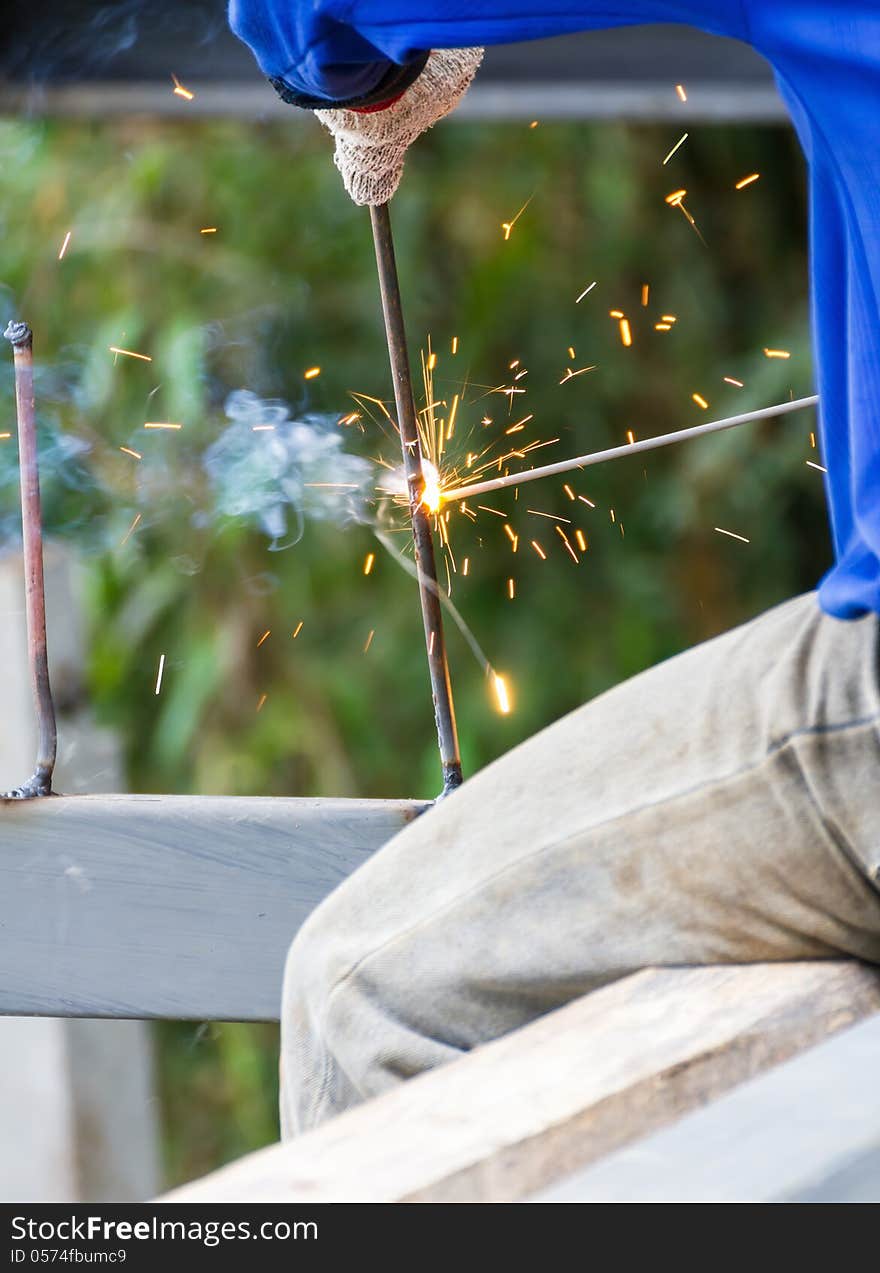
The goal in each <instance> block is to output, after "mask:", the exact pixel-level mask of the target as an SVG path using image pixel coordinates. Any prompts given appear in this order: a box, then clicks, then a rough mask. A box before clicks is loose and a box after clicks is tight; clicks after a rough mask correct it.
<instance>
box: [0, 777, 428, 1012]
mask: <svg viewBox="0 0 880 1273" xmlns="http://www.w3.org/2000/svg"><path fill="white" fill-rule="evenodd" d="M423 807H424V806H423V805H419V804H417V803H416V802H414V801H404V800H304V799H292V798H291V799H287V798H274V799H269V798H262V799H261V798H239V797H194V796H158V795H157V796H127V795H119V796H64V797H59V798H57V799H51V798H49V799H44V800H34V801H27V802H16V801H2V802H0V963H2V968H3V976H2V978H0V1014H7V1015H8V1014H21V1015H30V1014H34V1015H41V1016H88V1017H172V1018H189V1019H195V1020H235V1021H251V1020H277V1018H278V1011H279V996H280V993H281V974H282V969H283V965H284V956H285V953H286V951H287V947H288V946H289V944H290V942H291V939H292V938H293V936H294V934H295V932H296V930H297V929H298V928H299V926H300V924H302V922H303V920H304V919H305V918H306V916H307V915H308V914H309V912H310V911H311V910H312V909H313V908H314V907H315V906H316V905H317V903H318V902H319V901H320V900H321V898H323V897H324V896H325V895H326V894H327V893H329V892H330V890H331V889H332V888H334V887H335V885H337V884H338V883H339V882H340V881H341V880H343V879H344V878H345V877H346V876H347V875H349V874H350V873H351V872H352V871H353V870H354V869H355V868H356V867H357V866H359V865H360V863H361V862H363V861H364V860H365V859H366V858H367V857H368V856H369V855H370V854H371V853H372V852H374V851H375V850H376V849H377V848H378V847H379V846H380V845H381V844H383V843H384V842H385V841H386V840H388V839H390V838H391V836H392V835H394V834H395V833H396V832H397V831H399V830H401V828H402V827H403V826H405V825H406V823H407V822H409V821H410V820H411V819H412V818H413V817H415V816H416V814H417V813H418V812H419V810H420V809H421V808H423Z"/></svg>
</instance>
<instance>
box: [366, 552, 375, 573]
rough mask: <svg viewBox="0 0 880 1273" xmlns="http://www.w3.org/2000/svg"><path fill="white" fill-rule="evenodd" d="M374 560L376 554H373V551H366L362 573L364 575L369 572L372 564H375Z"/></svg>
mask: <svg viewBox="0 0 880 1273" xmlns="http://www.w3.org/2000/svg"><path fill="white" fill-rule="evenodd" d="M375 562H376V554H375V553H367V557H366V560H365V562H364V574H365V575H368V574H369V573H370V571H371V570H372V569H373V566H374V565H375Z"/></svg>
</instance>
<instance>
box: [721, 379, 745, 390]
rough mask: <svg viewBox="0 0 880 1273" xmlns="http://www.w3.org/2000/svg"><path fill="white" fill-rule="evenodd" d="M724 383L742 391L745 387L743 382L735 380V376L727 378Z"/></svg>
mask: <svg viewBox="0 0 880 1273" xmlns="http://www.w3.org/2000/svg"><path fill="white" fill-rule="evenodd" d="M724 383H725V384H726V385H734V386H735V387H736V388H737V389H742V388H743V387H744V386H743V382H742V381H741V380H734V378H733V376H725V377H724Z"/></svg>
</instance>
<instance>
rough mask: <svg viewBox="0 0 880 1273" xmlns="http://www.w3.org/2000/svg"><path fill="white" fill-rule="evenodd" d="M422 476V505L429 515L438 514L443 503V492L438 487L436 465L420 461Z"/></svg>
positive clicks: (438, 479)
mask: <svg viewBox="0 0 880 1273" xmlns="http://www.w3.org/2000/svg"><path fill="white" fill-rule="evenodd" d="M422 476H423V477H424V479H425V488H424V490H423V491H422V503H423V504H424V506H425V508H426V509H427V510H428V512H429V513H438V512H439V511H440V505H441V504H442V502H443V491H442V489H441V485H440V474H439V472H438V471H437V467H436V465H434V464H432V463H431V461H430V460H427V459H423V460H422Z"/></svg>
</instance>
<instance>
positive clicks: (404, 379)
mask: <svg viewBox="0 0 880 1273" xmlns="http://www.w3.org/2000/svg"><path fill="white" fill-rule="evenodd" d="M370 219H371V221H372V226H373V245H374V247H375V249H376V266H377V268H378V271H379V288H380V290H381V293H382V312H383V315H384V318H385V336H386V339H387V342H388V357H389V359H390V362H391V376H392V379H393V381H394V400H395V402H396V403H397V426H398V429H399V431H400V443H401V446H402V448H403V468H404V473H405V475H406V485H407V494H408V498H409V511H410V517H411V519H412V530H413V544H414V545H415V560H416V569H417V570H418V580H419V597H420V600H421V603H422V622H423V624H424V628H425V642H426V644H427V649H428V667H429V670H430V673H431V693H432V696H433V699H434V717H435V720H436V724H437V741H438V743H439V746H440V760H441V763H442V765H443V790H442V792H441V796H445V795H447V794H448V793H449V792H450V791H453V790H454V789H455V788H456V787H459V786H461V780H462V778H461V759H460V757H459V754H458V734H457V731H456V727H455V709H454V707H453V704H452V685H451V683H450V679H449V664H448V662H447V658H446V642H445V640H444V637H443V619H442V614H441V609H440V592H439V589H438V587H437V566H436V563H435V560H434V541H433V538H432V535H431V520H430V515H429V512H428V510H427V509H426V508H425V506H424V504H423V503H422V496H423V494H424V490H425V478H424V475H423V473H422V452H421V447H420V445H419V431H418V426H417V423H416V407H415V400H414V398H413V390H412V381H411V379H410V369H409V354H408V352H407V346H406V329H405V327H404V322H403V308H402V306H401V301H400V283H399V281H398V277H397V264H396V262H395V259H394V240H393V239H392V237H391V217H390V215H389V209H388V204H387V203H383V204H380V205H379V206H378V207H371V208H370Z"/></svg>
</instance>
